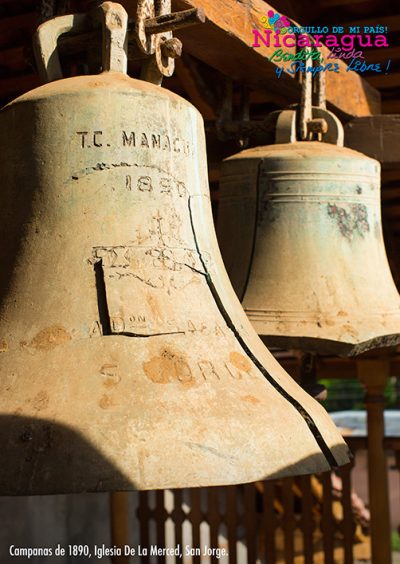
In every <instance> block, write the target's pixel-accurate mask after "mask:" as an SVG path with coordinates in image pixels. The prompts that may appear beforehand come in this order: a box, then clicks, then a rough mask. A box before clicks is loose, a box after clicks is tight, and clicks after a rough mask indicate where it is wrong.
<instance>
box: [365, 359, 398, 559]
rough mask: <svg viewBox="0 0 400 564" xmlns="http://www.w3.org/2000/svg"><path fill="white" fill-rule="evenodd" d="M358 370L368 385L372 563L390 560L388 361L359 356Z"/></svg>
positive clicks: (366, 403)
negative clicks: (386, 414) (386, 443)
mask: <svg viewBox="0 0 400 564" xmlns="http://www.w3.org/2000/svg"><path fill="white" fill-rule="evenodd" d="M357 371H358V377H359V379H360V381H361V382H362V384H363V385H364V388H365V408H366V411H367V444H368V487H369V506H370V511H371V545H372V562H373V564H391V562H392V554H391V541H390V510H389V491H388V475H387V461H386V456H385V450H384V436H385V422H384V407H385V398H384V395H383V392H384V389H385V385H386V381H387V377H388V373H389V362H388V361H385V360H375V359H366V360H358V361H357Z"/></svg>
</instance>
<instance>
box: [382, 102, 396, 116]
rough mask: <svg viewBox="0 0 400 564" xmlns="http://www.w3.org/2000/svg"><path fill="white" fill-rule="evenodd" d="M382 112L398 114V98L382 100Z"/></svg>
mask: <svg viewBox="0 0 400 564" xmlns="http://www.w3.org/2000/svg"><path fill="white" fill-rule="evenodd" d="M382 113H384V114H400V100H398V99H395V100H391V99H389V100H382Z"/></svg>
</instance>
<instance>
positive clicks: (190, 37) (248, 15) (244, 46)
mask: <svg viewBox="0 0 400 564" xmlns="http://www.w3.org/2000/svg"><path fill="white" fill-rule="evenodd" d="M173 4H174V6H173V7H174V9H175V10H182V9H188V8H198V7H200V6H202V7H203V8H204V10H205V13H206V16H207V22H206V23H205V24H203V25H199V26H194V27H192V28H187V29H183V30H180V31H178V32H176V35H177V36H178V37H179V38H180V39H182V41H183V46H184V49H185V50H186V51H187V52H189V53H190V54H192V55H194V56H196V57H197V58H198V59H200V60H202V61H204V62H205V63H207V64H208V65H210V66H212V67H214V68H216V69H218V70H219V71H220V72H222V73H223V74H225V75H227V76H231V77H232V78H233V79H235V80H239V81H243V82H244V83H245V84H247V85H248V86H252V87H255V88H260V89H263V88H264V89H265V90H267V91H274V92H276V93H279V95H280V96H281V99H282V105H285V104H287V103H288V102H294V101H298V100H299V95H300V87H299V85H298V83H297V81H296V80H294V79H293V77H292V76H291V75H290V74H288V73H287V72H284V73H282V77H281V78H278V77H277V75H276V72H275V71H276V65H275V63H273V62H272V63H271V61H270V60H269V58H270V57H271V55H272V54H273V53H274V51H275V50H276V48H275V47H273V46H271V47H266V46H265V45H263V44H262V46H261V47H259V48H253V47H252V45H253V42H254V36H253V29H258V30H259V31H260V32H263V28H262V24H261V17H262V16H264V15H265V14H266V13H267V11H268V10H269V9H272V8H271V6H270V5H268V4H267V3H266V2H264V1H263V0H251V1H250V0H241V1H240V2H234V1H233V0H175V1H174V2H173ZM285 51H287V52H291V53H293V54H294V48H291V49H289V48H288V49H285ZM322 52H323V56H324V58H325V59H326V57H327V55H328V54H329V50H328V49H327V48H323V49H322ZM338 64H339V69H340V72H339V73H334V72H327V73H326V79H327V81H326V82H327V99H328V102H329V103H330V106H331V107H332V109H333V110H338V111H339V112H342V113H343V114H346V115H348V116H362V115H371V114H374V113H378V112H379V111H380V95H379V92H377V91H376V90H375V89H374V88H372V87H371V85H369V84H368V83H367V82H366V81H365V80H363V79H362V78H361V76H360V75H359V74H357V73H355V72H352V71H350V72H346V68H347V67H346V65H345V64H344V63H343V62H342V61H338ZM285 67H287V65H285Z"/></svg>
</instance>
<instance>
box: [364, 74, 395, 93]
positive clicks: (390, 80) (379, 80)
mask: <svg viewBox="0 0 400 564" xmlns="http://www.w3.org/2000/svg"><path fill="white" fill-rule="evenodd" d="M367 80H368V82H369V83H370V84H372V86H374V87H375V88H380V89H386V88H399V87H400V72H392V73H389V74H383V73H381V74H375V75H372V76H369V77H368V78H367Z"/></svg>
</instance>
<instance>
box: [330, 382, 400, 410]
mask: <svg viewBox="0 0 400 564" xmlns="http://www.w3.org/2000/svg"><path fill="white" fill-rule="evenodd" d="M320 382H321V384H323V385H324V386H325V387H326V389H327V390H328V397H327V399H326V400H325V401H324V402H323V405H324V407H325V409H326V410H327V411H345V410H353V409H364V388H363V386H362V385H361V384H360V382H359V381H358V380H339V379H334V380H333V379H330V380H320ZM396 384H397V386H396ZM396 387H397V389H396ZM399 392H400V389H399V383H398V381H397V380H396V378H389V380H388V383H387V385H386V388H385V398H386V408H388V409H393V408H397V409H398V408H399V406H400V398H399Z"/></svg>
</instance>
